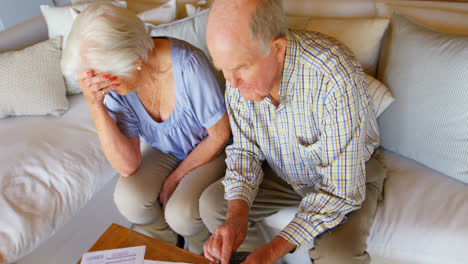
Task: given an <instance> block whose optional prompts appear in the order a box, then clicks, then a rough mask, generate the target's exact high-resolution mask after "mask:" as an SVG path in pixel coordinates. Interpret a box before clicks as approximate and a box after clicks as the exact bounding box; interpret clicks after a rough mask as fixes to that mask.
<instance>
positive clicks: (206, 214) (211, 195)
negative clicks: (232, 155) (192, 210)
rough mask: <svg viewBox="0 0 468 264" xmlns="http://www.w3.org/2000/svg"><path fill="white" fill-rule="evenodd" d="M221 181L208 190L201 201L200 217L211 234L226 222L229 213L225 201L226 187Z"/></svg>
mask: <svg viewBox="0 0 468 264" xmlns="http://www.w3.org/2000/svg"><path fill="white" fill-rule="evenodd" d="M221 180H222V179H221ZM221 180H218V181H216V182H215V183H213V184H211V185H210V186H209V187H208V188H206V190H205V191H204V192H203V193H202V195H201V197H200V201H199V204H200V217H201V219H202V221H203V223H204V224H205V225H206V227H207V228H208V230H210V232H212V231H213V230H214V229H216V227H218V225H220V224H221V223H222V222H223V221H224V218H225V215H226V211H227V201H226V200H224V186H223V184H222V183H221Z"/></svg>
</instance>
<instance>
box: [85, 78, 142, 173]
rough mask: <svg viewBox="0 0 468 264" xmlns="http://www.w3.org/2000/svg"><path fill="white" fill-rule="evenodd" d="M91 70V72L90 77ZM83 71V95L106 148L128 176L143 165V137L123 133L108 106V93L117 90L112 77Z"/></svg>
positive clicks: (112, 163)
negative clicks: (105, 94) (111, 79)
mask: <svg viewBox="0 0 468 264" xmlns="http://www.w3.org/2000/svg"><path fill="white" fill-rule="evenodd" d="M87 72H88V73H91V76H89V75H88V74H87ZM87 72H83V73H80V74H79V77H78V79H79V80H80V81H79V84H80V88H81V90H82V91H83V95H84V97H85V99H86V101H87V102H88V106H89V110H90V112H91V116H92V118H93V121H94V125H95V126H96V131H97V134H98V137H99V142H100V143H101V147H102V150H103V152H104V155H105V156H106V158H107V160H108V161H109V162H110V164H111V165H112V167H113V168H114V169H115V170H116V171H117V172H118V173H119V174H120V175H122V176H128V175H130V174H132V173H133V172H135V171H136V169H137V168H138V167H139V166H140V162H141V152H140V139H139V138H138V137H134V138H128V137H126V136H125V135H123V134H122V133H121V132H120V130H119V128H118V127H117V125H116V124H115V122H114V120H113V119H112V117H111V116H110V115H109V113H108V112H107V109H106V107H105V105H104V93H103V92H102V91H104V92H110V91H111V90H113V89H112V88H111V87H113V83H112V82H111V81H110V80H109V76H107V78H106V77H104V75H102V74H98V75H93V73H92V71H87Z"/></svg>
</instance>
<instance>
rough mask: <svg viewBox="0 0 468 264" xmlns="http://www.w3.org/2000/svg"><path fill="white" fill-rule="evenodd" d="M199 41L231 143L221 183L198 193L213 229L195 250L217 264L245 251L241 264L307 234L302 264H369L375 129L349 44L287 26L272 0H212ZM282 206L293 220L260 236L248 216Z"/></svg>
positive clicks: (376, 188) (278, 253)
mask: <svg viewBox="0 0 468 264" xmlns="http://www.w3.org/2000/svg"><path fill="white" fill-rule="evenodd" d="M207 45H208V49H209V51H210V53H211V55H212V57H213V61H214V64H215V66H216V67H217V68H218V69H220V70H222V71H223V74H224V76H225V78H226V80H227V85H226V86H227V87H226V93H225V100H226V105H227V111H228V113H229V119H230V123H231V128H232V131H233V135H234V143H233V144H232V145H231V146H229V147H228V148H227V150H226V153H227V159H226V163H227V171H226V176H225V178H224V179H222V180H220V181H218V182H216V183H214V184H213V185H211V186H210V187H209V188H208V189H206V190H205V191H204V193H203V195H202V197H201V199H200V210H201V212H200V215H201V217H202V220H203V222H204V223H205V224H206V225H207V226H208V229H210V231H211V232H212V236H211V238H210V239H209V240H208V241H207V242H206V244H205V246H204V254H205V256H206V257H207V258H208V259H210V260H211V261H217V260H221V263H223V264H228V263H229V258H230V256H231V255H232V253H233V252H235V251H236V250H241V251H252V253H251V254H250V255H249V256H248V258H247V259H246V261H245V262H244V263H274V262H275V261H277V260H278V259H279V258H281V257H282V256H283V255H285V254H287V253H289V252H292V251H294V250H295V248H296V247H299V246H301V245H307V244H308V243H309V242H311V241H313V242H314V247H313V248H311V249H310V250H309V254H310V257H311V260H312V262H313V263H340V264H346V263H369V262H370V258H369V255H368V254H367V253H366V239H367V236H368V234H369V229H370V226H371V224H372V221H373V217H374V213H375V210H376V206H377V201H378V199H379V197H380V193H381V188H382V184H383V178H384V175H385V171H384V170H383V168H382V167H381V166H380V165H379V163H378V162H377V161H376V160H375V159H374V158H372V154H373V152H374V149H375V148H376V146H377V145H378V140H379V132H378V128H377V123H376V119H375V113H374V111H373V109H372V108H371V105H370V101H369V96H368V95H367V84H366V80H365V75H364V73H363V71H362V68H361V66H360V64H359V63H358V61H357V60H356V59H355V58H354V56H353V54H352V53H351V51H350V50H349V49H348V48H347V47H345V46H344V45H343V44H341V43H339V42H338V41H336V40H334V39H332V38H330V37H328V36H325V35H323V34H320V33H316V32H314V33H312V32H294V31H291V30H288V28H287V25H286V22H285V16H284V12H283V9H282V6H281V1H280V0H217V1H216V2H214V4H213V6H212V9H211V11H210V15H209V19H208V26H207ZM223 185H224V186H223ZM223 196H224V198H225V200H223ZM220 201H223V202H220ZM292 206H295V207H297V208H298V209H297V212H296V214H295V216H294V218H293V220H292V221H291V222H290V223H289V224H288V225H287V226H285V227H284V229H283V230H282V231H281V232H280V233H279V234H278V235H277V236H276V237H275V238H273V240H271V241H269V242H268V243H267V242H266V241H265V239H264V237H263V236H262V233H261V232H260V230H258V228H257V223H258V221H260V220H262V219H264V218H265V217H268V216H270V215H272V214H274V213H276V212H278V211H279V210H280V209H282V208H286V207H292Z"/></svg>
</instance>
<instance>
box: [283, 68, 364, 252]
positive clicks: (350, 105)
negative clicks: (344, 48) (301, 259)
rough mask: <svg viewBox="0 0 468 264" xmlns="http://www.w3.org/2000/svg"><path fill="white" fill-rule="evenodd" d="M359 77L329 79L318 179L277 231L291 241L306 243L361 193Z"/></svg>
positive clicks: (353, 205)
mask: <svg viewBox="0 0 468 264" xmlns="http://www.w3.org/2000/svg"><path fill="white" fill-rule="evenodd" d="M336 76H342V75H340V74H336ZM336 78H339V77H336ZM359 79H360V78H359V77H355V78H353V77H351V79H348V78H346V79H345V80H339V81H338V83H337V82H334V81H329V82H328V85H331V86H332V87H330V91H331V92H330V93H329V95H328V96H327V97H326V99H325V105H324V114H323V122H322V129H321V138H320V141H321V143H320V144H321V146H320V149H321V152H320V159H321V164H320V165H319V168H318V173H319V174H320V176H321V178H322V179H323V181H322V183H321V185H320V186H318V188H316V190H315V191H314V192H311V193H309V194H307V195H306V196H305V197H304V198H303V199H302V201H301V203H300V205H299V209H298V211H297V213H296V215H295V217H294V219H293V220H292V221H291V222H290V223H289V224H288V225H287V226H286V228H284V229H283V230H282V231H281V232H280V234H279V235H280V236H281V237H283V238H284V239H286V240H288V241H289V242H291V243H293V244H296V245H301V244H305V243H308V242H309V241H311V240H312V239H313V238H314V237H316V236H317V235H319V234H321V233H323V232H324V231H326V230H328V229H331V228H333V227H335V226H337V225H338V224H340V223H341V222H343V221H345V215H346V214H348V213H349V212H351V211H354V210H357V209H359V208H360V205H361V203H362V201H363V200H364V198H365V162H366V160H365V144H364V142H365V135H366V130H367V128H366V118H367V110H366V109H367V107H368V106H366V105H365V101H363V98H362V96H363V95H362V94H361V93H360V92H359V91H362V87H361V86H362V85H364V84H363V82H361V81H359Z"/></svg>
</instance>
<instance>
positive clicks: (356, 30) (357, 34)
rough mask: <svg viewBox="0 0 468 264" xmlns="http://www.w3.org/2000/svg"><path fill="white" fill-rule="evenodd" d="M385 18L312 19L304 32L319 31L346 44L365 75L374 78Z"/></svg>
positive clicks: (386, 24) (386, 25)
mask: <svg viewBox="0 0 468 264" xmlns="http://www.w3.org/2000/svg"><path fill="white" fill-rule="evenodd" d="M388 22H389V20H388V19H386V18H341V19H340V18H322V19H318V18H313V19H310V20H309V22H308V23H307V26H306V28H305V29H306V30H309V31H319V32H321V33H324V34H326V35H329V36H332V37H334V38H336V39H338V40H339V41H341V42H343V43H344V44H346V45H347V46H348V47H349V48H350V49H351V50H352V51H353V53H354V55H355V56H356V58H357V59H358V60H359V62H360V63H361V65H362V67H363V68H364V71H365V72H366V73H367V74H370V75H372V76H375V74H376V69H377V61H378V57H379V51H380V43H381V40H382V37H383V35H384V33H385V30H386V29H387V27H388Z"/></svg>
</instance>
